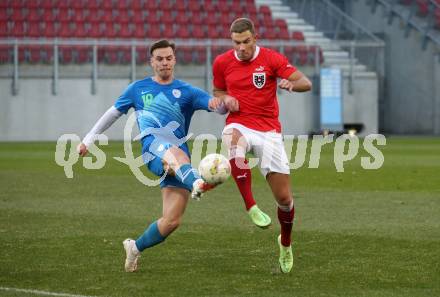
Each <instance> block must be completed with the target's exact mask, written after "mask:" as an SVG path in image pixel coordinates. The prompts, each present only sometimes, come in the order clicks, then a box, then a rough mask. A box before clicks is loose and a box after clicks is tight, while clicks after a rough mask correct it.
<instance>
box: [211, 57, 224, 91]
mask: <svg viewBox="0 0 440 297" xmlns="http://www.w3.org/2000/svg"><path fill="white" fill-rule="evenodd" d="M212 76H213V79H212V83H213V85H214V87H215V88H216V89H220V90H226V80H225V75H224V73H223V67H222V65H221V62H220V56H217V57H216V58H215V60H214V64H213V65H212Z"/></svg>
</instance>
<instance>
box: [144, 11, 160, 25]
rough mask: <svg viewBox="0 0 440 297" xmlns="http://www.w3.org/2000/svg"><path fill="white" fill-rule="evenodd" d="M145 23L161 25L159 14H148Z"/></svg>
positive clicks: (155, 12)
mask: <svg viewBox="0 0 440 297" xmlns="http://www.w3.org/2000/svg"><path fill="white" fill-rule="evenodd" d="M147 21H148V23H150V24H160V23H162V20H161V17H160V14H159V13H158V12H157V11H154V12H151V11H150V13H149V14H148V17H147Z"/></svg>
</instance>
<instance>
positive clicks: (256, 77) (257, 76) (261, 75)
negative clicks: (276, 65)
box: [252, 72, 266, 89]
mask: <svg viewBox="0 0 440 297" xmlns="http://www.w3.org/2000/svg"><path fill="white" fill-rule="evenodd" d="M252 76H253V82H254V86H256V87H257V88H258V89H261V88H262V87H264V84H265V83H266V73H265V72H257V73H255V72H254V73H253V74H252Z"/></svg>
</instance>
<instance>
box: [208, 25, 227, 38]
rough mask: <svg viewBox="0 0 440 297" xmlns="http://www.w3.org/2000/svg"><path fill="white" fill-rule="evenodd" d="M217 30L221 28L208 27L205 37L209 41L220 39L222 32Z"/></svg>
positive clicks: (216, 26)
mask: <svg viewBox="0 0 440 297" xmlns="http://www.w3.org/2000/svg"><path fill="white" fill-rule="evenodd" d="M219 28H222V27H219V26H218V24H213V25H209V26H208V30H207V33H208V36H207V37H208V38H211V39H216V38H222V37H223V35H222V30H220V29H219Z"/></svg>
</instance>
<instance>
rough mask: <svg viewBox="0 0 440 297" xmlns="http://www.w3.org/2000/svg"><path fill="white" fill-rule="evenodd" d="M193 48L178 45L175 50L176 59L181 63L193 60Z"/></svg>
mask: <svg viewBox="0 0 440 297" xmlns="http://www.w3.org/2000/svg"><path fill="white" fill-rule="evenodd" d="M192 54H193V49H192V48H190V47H179V50H177V52H176V55H177V61H178V63H182V64H189V63H191V62H192V61H193V55H192Z"/></svg>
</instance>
